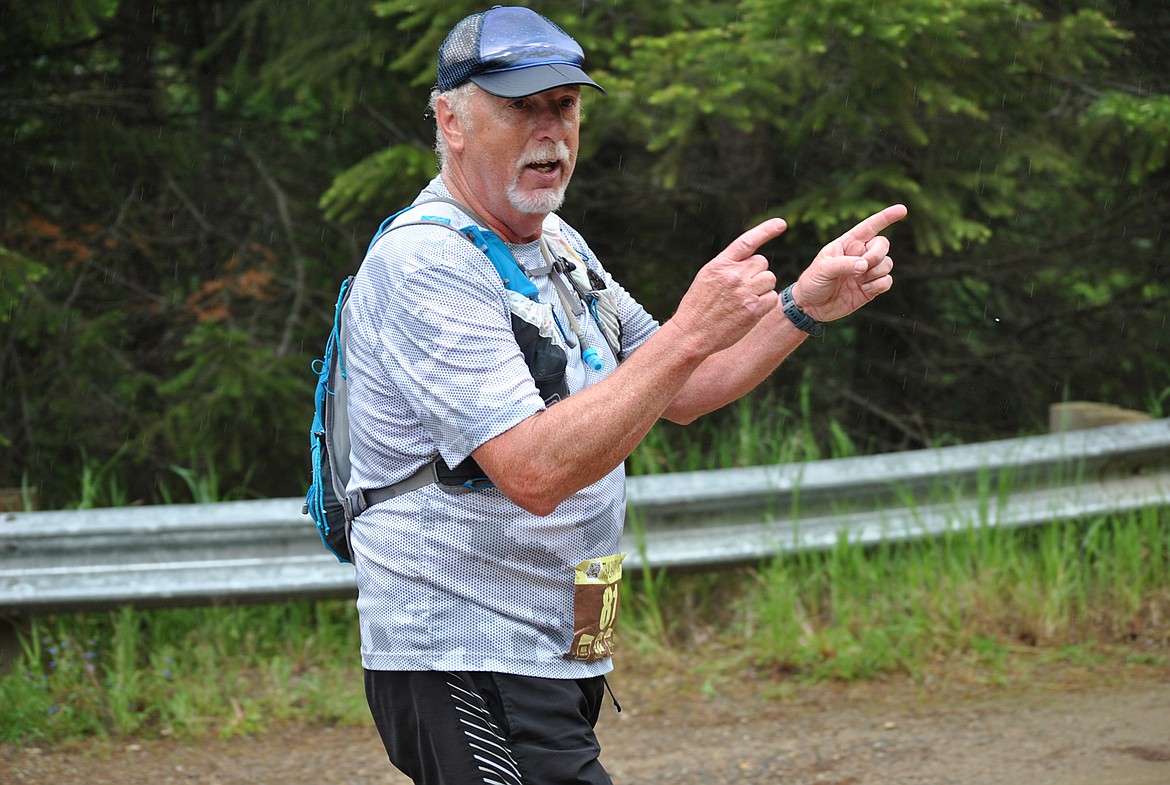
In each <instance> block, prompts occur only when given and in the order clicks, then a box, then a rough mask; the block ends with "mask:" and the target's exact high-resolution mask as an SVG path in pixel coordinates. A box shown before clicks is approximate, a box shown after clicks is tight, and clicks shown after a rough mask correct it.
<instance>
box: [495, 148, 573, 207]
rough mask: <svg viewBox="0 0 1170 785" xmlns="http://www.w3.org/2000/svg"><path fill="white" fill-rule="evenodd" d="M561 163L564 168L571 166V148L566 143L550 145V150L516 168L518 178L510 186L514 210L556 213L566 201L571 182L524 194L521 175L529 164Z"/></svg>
mask: <svg viewBox="0 0 1170 785" xmlns="http://www.w3.org/2000/svg"><path fill="white" fill-rule="evenodd" d="M552 160H557V161H560V164H561V167H562V168H567V167H568V166H569V146H568V145H566V144H565V143H564V142H557V143H556V144H550V145H549V146H548V148H546V149H544V150H539V151H537V152H536V153H535V154H534V155H533V156H531V157H530V158H526V159H525V160H523V161H521V162H520V163H519V164H517V166H516V176H515V177H514V178H512V184H511V185H509V186H508V202H509V204H511V205H512V207H513V208H515V209H516V210H518V211H519V212H522V213H531V214H541V213H555V212H556V211H557V210H559V209H560V207H561V205H562V204H563V203H564V201H565V191H566V190H567V189H568V187H569V181H568V180H565V181H563V182H562V183H561V184H560V185H558V186H556V187H555V188H542V189H541V190H540V191H538V192H536V193H522V192H521V191H520V175H521V173H522V172H523V171H524V168H525V167H527V166H528V165H529V164H533V163H537V162H539V161H552Z"/></svg>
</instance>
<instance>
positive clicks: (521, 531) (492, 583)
mask: <svg viewBox="0 0 1170 785" xmlns="http://www.w3.org/2000/svg"><path fill="white" fill-rule="evenodd" d="M435 197H447V198H449V197H450V194H449V192H448V191H447V189H446V187H445V186H444V185H443V184H442V181H441V180H440V179H439V178H435V180H434V181H432V182H431V184H430V185H429V186H427V188H426V189H424V191H423V192H422V194H421V195H420V196H419V200H418V201H420V202H421V201H423V200H426V199H433V198H435ZM431 213H434V214H437V215H439V216H444V215H446V216H458V217H457V218H456V219H455V220H453V221H452V223H453V225H455V226H456V227H461V226H465V225H468V224H471V223H474V221H473V220H472V219H471V218H469V217H464V216H462V215H459V214H458V213H455V212H454V211H453V209H452V208H451V207H449V206H447V205H442V204H437V205H422V206H420V207H417V208H414V209H412V210H411V211H409V212H408V214H407V215H405V216H403V217H402V218H400V219H399V220H398V221H396V224H398V223H402V222H408V221H410V220H411V219H417V218H420V217H424V216H427V215H429V214H431ZM561 231H562V234H563V235H564V236H565V237H566V238H568V239H569V241H570V243H571V244H572V245H573V246H574V248H575V249H576V250H577V251H578V253H579V254H580V255H581V257H582V258H583V259H584V260H585V261H586V263H587V264H588V265H589V266H590V267H591V268H592V269H593V270H594V271H596V272H597V273H598V274H600V275H601V276H602V278H603V279H604V280H605V281H606V283H607V286H608V287H609V288H610V289H612V290H613V291H614V293H615V295H616V297H617V302H618V309H619V313H620V315H621V321H622V333H623V341H622V344H623V345H622V349H623V352H624V353H625V354H627V355H628V354H629V353H630V352H632V351H634V349H636V348H637V347H638V346H639V345H640V344H641V343H642V342H643V341H645V340H646V338H648V337H649V336H650V335H651V334H652V333H653V332H654V330H656V329H657V327H658V323H657V322H656V321H655V320H654V319H653V318H652V317H651V316H650V315H649V314H647V313H646V311H645V310H644V309H643V308H642V307H641V306H640V305H639V304H638V303H637V302H636V301H635V300H634V299H633V298H632V297H630V296H629V294H628V293H627V292H626V291H625V290H624V289H622V288H621V287H620V286H618V285H617V284H616V283H614V282H613V280H612V279H611V278H610V277H609V276H608V274H606V273H605V271H604V270H603V269H602V268H601V266H600V264H599V263H598V262H597V261H596V259H595V258H594V256H593V253H592V252H591V251H590V249H589V248H588V246H587V245H586V244H585V242H584V240H583V239H582V238H581V237H580V235H579V234H577V233H576V232H575V231H574V230H572V229H571V228H570V227H569V226H568V225H566V224H564V223H563V222H562V227H561ZM508 247H509V249H510V250H511V251H512V253H513V255H514V256H515V257H516V260H517V262H518V263H519V264H520V266H521V267H522V268H525V269H536V268H539V267H541V266H543V260H542V258H541V254H540V250H539V245H538V244H537V243H530V244H525V245H509V246H508ZM533 282H534V283H535V284H536V285H537V288H538V290H539V292H540V299H541V302H542V303H549V304H551V305H550V307H552V308H554V311H555V313H556V314H557V315H558V318H559V319H560V323H561V324H562V325H565V330H566V332H567V331H568V329H569V328H568V322H567V321H566V317H565V314H564V313H563V311H562V308H561V305H560V302H559V300H558V298H557V295H556V292H555V290H554V289H553V287H552V284H551V282H550V279H549V278H548V276H547V275H543V276H535V277H533ZM507 298H508V295H507V293H506V290H505V289H504V286H503V283H502V282H501V280H500V276H499V274H498V273H497V272H496V270H495V268H494V267H493V266H492V265H491V263H490V262H489V261H488V259H487V257H486V256H485V255H484V253H483V252H481V251H479V250H478V249H477V248H476V247H475V246H474V245H472V244H471V243H470V242H469V241H467V240H466V239H464V238H463V237H461V236H460V235H458V234H457V233H455V232H453V231H450V230H448V229H445V228H442V227H437V226H403V227H401V228H397V229H394V230H393V231H390V232H388V233H387V234H386V235H385V236H384V237H382V238H381V239H380V240H379V241H378V242H377V243H376V244H375V245H374V247H373V248H372V249H371V251H370V253H369V254H368V255H367V257H366V259H365V261H364V262H363V264H362V267H361V270H360V271H359V273H358V275H357V277H356V279H355V280H354V283H353V290H352V293H351V294H350V300H349V319H348V321H347V325H348V328H349V338H348V344H347V350H348V351H347V352H346V354H345V365H346V373H347V378H348V382H349V412H350V438H351V442H352V449H351V459H352V463H353V467H352V475H351V481H350V488H351V490H352V489H355V488H359V487H361V488H377V487H383V486H386V485H390V484H392V483H394V482H397V481H399V480H402V479H404V478H406V477H408V476H410V475H411V474H412V473H414V471H415V470H416V469H418V468H419V467H420V466H421V465H423V463H425V462H428V461H430V460H433V458H434V456H435V455H436V454H437V455H441V456H442V457H443V459H444V460H445V461H446V463H447V464H448V465H449V466H455V465H457V464H458V463H459V462H461V461H462V460H463V459H464V458H466V457H467V456H469V455H470V454H471V452H472V450H474V449H475V448H477V447H478V446H479V445H481V444H483V443H484V442H486V441H488V440H489V439H491V438H492V437H493V436H497V435H499V434H501V433H503V432H504V431H506V430H508V429H509V428H511V427H512V426H514V425H516V424H517V423H519V422H520V421H522V420H524V419H525V418H527V417H529V416H531V415H532V414H534V413H536V412H538V411H540V410H542V409H543V408H544V402H543V401H542V399H541V397H540V395H539V393H538V392H537V389H536V385H535V383H534V382H533V380H532V376H531V375H530V373H529V372H528V367H527V365H526V364H525V362H524V359H523V356H522V355H521V352H520V349H519V347H518V345H517V343H516V339H515V336H514V334H513V332H512V326H511V317H510V314H509V310H508V299H507ZM579 323H580V325H581V327H582V328H583V329H585V330H586V338H587V340H588V342H589V345H591V346H593V347H596V348H597V349H598V350H599V352H600V354H601V358H602V362H603V367H602V369H601V370H600V371H594V370H592V369H590V368H588V367H586V366H585V364H584V363H582V361H581V353H580V350H579V349H578V348H576V347H575V346H571V347H570V346H567V345H565V343H564V341H563V339H562V338H561V337H560V335H559V333H558V335H557V341H558V342H560V343H561V345H562V346H563V347H564V348H565V349H566V354H567V355H568V358H569V363H568V368H567V381H568V386H569V391H570V395H571V394H572V393H575V392H578V391H580V390H582V389H583V388H585V387H587V386H589V385H591V384H594V383H596V382H598V381H600V380H601V379H603V378H605V376H606V375H608V374H609V373H612V372H613V370H614V368H615V367H616V362H615V359H614V357H613V354H612V353H611V352H610V351H609V348H608V346H607V345H606V343H605V340H604V338H603V337H602V336H601V334H600V331H599V330H598V329H597V325H596V324H595V323H594V322H593V320H592V319H590V318H588V317H586V318H584V319H581V320H580V322H579ZM569 335H570V339H571V340H572V341H573V342H574V343H575V339H572V338H571V336H572V333H569ZM624 519H625V472H624V469H623V467H622V466H618V467H617V468H615V469H614V470H613V471H612V472H610V473H609V474H608V475H607V476H606V477H604V478H602V479H601V480H599V481H598V482H596V483H594V484H593V485H590V486H588V487H586V488H584V489H582V490H581V491H578V492H577V493H575V494H574V495H573V496H571V497H570V498H569V499H567V500H566V501H564V502H562V503H561V504H560V505H559V506H558V507H557V509H556V510H555V511H554V512H553V513H552V514H551V515H548V516H544V517H541V516H536V515H533V514H531V513H529V512H526V511H525V510H523V509H522V508H520V507H518V506H517V505H515V504H513V503H512V502H510V501H509V500H508V499H507V498H506V497H505V496H504V495H503V494H502V493H501V492H500V491H498V490H496V489H494V488H493V489H488V490H483V491H478V492H473V493H463V494H458V495H456V494H452V493H450V492H448V491H445V490H443V489H442V488H441V487H440V486H438V485H428V486H426V487H424V488H421V489H418V490H415V491H412V492H410V493H407V494H405V495H403V496H400V497H397V498H394V499H390V500H388V501H386V502H383V503H381V504H378V505H376V506H374V507H371V508H370V509H368V510H366V511H365V512H364V513H362V514H361V515H360V516H359V517H358V518H357V520H356V521H355V523H354V528H353V549H354V554H355V566H356V576H357V584H358V611H359V616H360V620H361V639H362V664H363V666H364V667H365V668H367V669H370V670H478V671H501V672H508V673H516V674H521V675H527V676H538V677H548V678H582V677H587V676H596V675H599V674H602V673H605V672H608V671H609V670H610V668H611V663H610V660H609V659H602V660H597V661H593V662H582V661H578V660H568V659H565V657H564V655H565V654H566V653H567V652H568V651H569V650H570V648H571V646H572V642H573V632H574V615H573V576H574V568H575V567H576V566H577V565H578V564H580V563H581V562H583V561H585V560H588V559H594V558H600V557H604V556H609V555H612V554H615V553H617V552H618V551H619V549H620V539H621V533H622V527H623V524H624Z"/></svg>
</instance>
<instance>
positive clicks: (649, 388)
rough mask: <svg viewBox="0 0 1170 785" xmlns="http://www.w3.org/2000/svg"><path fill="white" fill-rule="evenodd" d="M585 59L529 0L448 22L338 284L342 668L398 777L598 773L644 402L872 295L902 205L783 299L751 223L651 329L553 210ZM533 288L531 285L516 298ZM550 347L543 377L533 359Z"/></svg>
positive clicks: (778, 224) (725, 398) (755, 378)
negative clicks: (350, 568)
mask: <svg viewBox="0 0 1170 785" xmlns="http://www.w3.org/2000/svg"><path fill="white" fill-rule="evenodd" d="M583 62H584V55H583V53H582V51H581V48H580V47H579V46H578V45H577V43H576V42H575V41H574V40H573V39H572V38H570V37H569V36H568V35H567V34H565V33H564V32H563V31H562V30H561V29H560V28H558V27H557V26H556V25H555V24H553V23H552V22H550V21H549V20H547V19H545V18H544V17H542V16H539V15H538V14H536V13H534V12H533V11H531V10H529V9H526V8H515V7H495V8H493V9H491V10H489V11H487V12H484V13H481V14H475V15H473V16H471V17H468V18H467V19H464V20H463V21H461V22H460V23H459V24H458V25H456V27H455V28H454V29H453V30H452V31H451V33H450V34H449V36H448V37H447V39H446V40H445V42H444V43H443V45H442V47H441V48H440V50H439V65H438V85H437V87H436V89H435V91H434V93H433V95H432V111H433V113H434V117H435V121H436V127H437V131H436V139H437V149H438V151H439V154H440V160H441V171H440V174H439V176H438V177H436V178H435V179H434V180H433V181H432V182H431V183H430V184H429V185H428V186H427V187H426V188H425V189H424V190H423V192H422V193H421V194H420V196H419V198H418V200H417V201H416V203H415V206H414V207H413V208H411V209H409V210H407V211H406V212H405V213H403V214H402V215H400V216H399V217H398V218H396V219H395V221H394V223H393V226H394V228H393V229H392V230H391V231H388V232H386V233H385V234H384V235H383V236H381V237H380V238H379V239H378V240H377V241H376V242H375V243H374V244H373V245H372V247H371V249H370V252H369V254H368V255H367V257H366V260H365V262H364V263H363V265H362V268H361V271H360V272H359V274H358V276H357V278H356V280H355V282H354V284H353V290H352V294H351V297H350V303H349V309H348V314H347V316H346V319H345V325H346V328H347V330H348V337H347V344H346V348H347V353H346V355H345V364H346V371H347V373H348V379H349V411H350V417H351V421H350V435H351V440H352V444H353V447H352V452H351V457H352V464H353V468H352V479H351V482H350V492H351V495H353V496H357V495H360V496H361V497H362V504H361V505H359V506H365V505H367V504H368V505H369V506H368V507H367V508H366V509H365V510H364V512H362V513H361V514H360V515H359V516H358V518H357V519H356V521H355V523H354V528H353V548H354V553H355V566H356V575H357V582H358V589H359V599H358V609H359V616H360V619H361V632H362V662H363V666H364V667H365V669H366V689H367V697H368V699H369V703H370V707H371V711H372V713H373V716H374V719H375V722H376V724H377V726H378V729H379V732H380V733H381V736H382V739H383V741H384V743H385V745H386V749H387V752H388V754H389V757H390V759H391V761H392V762H393V763H394V764H395V765H396V766H397V767H398V768H400V769H401V770H402V771H404V772H405V773H406V774H407V775H409V776H410V777H411V778H413V779H414V780H415V781H416V782H418V783H428V784H429V783H459V784H460V785H465V784H466V783H473V782H488V783H494V782H505V783H520V782H524V783H550V784H551V783H570V782H572V783H577V782H582V783H586V782H587V783H604V782H609V781H610V780H609V777H608V776H607V774H606V773H605V770H604V769H603V767H602V766H601V764H600V762H599V761H598V754H599V749H598V743H597V739H596V737H595V735H594V732H593V726H594V723H595V722H596V721H597V718H598V713H599V711H600V707H601V704H602V701H603V697H604V690H605V686H606V685H605V682H604V677H605V674H606V673H608V672H609V671H610V669H611V659H610V655H611V653H612V650H613V644H614V637H613V629H614V622H615V619H616V615H617V610H618V608H617V597H618V581H619V579H620V575H621V569H620V565H621V554H619V549H620V537H621V532H622V526H623V522H624V517H625V492H624V484H625V477H624V472H623V461H624V460H625V458H626V457H627V456H629V454H630V453H631V452H632V451H633V449H634V447H635V446H636V445H637V444H638V442H639V441H640V440H641V439H642V437H643V436H644V435H645V434H646V433H647V431H648V430H649V429H650V428H651V426H652V425H653V424H654V423H655V421H657V420H658V418H660V417H665V418H667V419H670V420H672V421H675V422H679V423H688V422H691V421H692V420H694V419H695V418H696V417H698V416H700V415H701V414H704V413H706V412H709V411H711V410H713V409H716V408H718V407H720V406H723V405H724V404H726V403H728V402H730V401H733V400H735V399H736V398H738V397H740V396H741V395H743V394H744V393H746V392H747V391H749V390H751V389H752V388H753V387H755V386H756V385H757V384H758V383H759V382H760V381H761V380H763V379H764V378H765V377H766V376H767V375H768V374H769V373H771V372H772V371H773V370H774V369H775V368H776V367H777V366H778V365H779V364H780V363H781V362H782V361H783V360H784V358H785V357H787V356H788V354H789V353H791V352H792V351H793V350H794V349H795V348H796V347H797V346H799V345H800V344H801V343H802V342H803V341H804V340H805V338H806V337H807V336H808V334H809V332H814V333H815V332H817V331H818V330H819V329H820V328H819V323H820V322H827V321H831V320H833V319H837V318H840V317H842V316H845V315H847V314H849V313H851V312H852V311H854V310H856V309H857V308H859V307H860V306H862V305H864V304H865V303H866V302H868V301H869V300H871V299H873V298H874V297H875V296H877V295H879V294H881V293H883V292H885V291H886V290H888V289H889V288H890V286H891V278H890V271H891V269H892V266H893V262H892V261H891V260H890V258H889V257H888V255H887V252H888V250H889V243H888V242H887V241H886V240H885V239H883V238H881V237H879V236H878V233H879V232H880V231H882V230H883V229H885V228H886V227H887V226H889V225H890V224H891V223H893V222H894V221H897V220H899V219H900V218H902V217H903V216H904V215H905V208H903V207H902V206H900V205H896V206H893V207H890V208H887V209H886V210H884V211H882V212H881V213H878V214H877V215H875V216H873V217H871V218H869V219H867V220H866V221H865V222H863V223H862V224H860V225H859V226H857V227H856V228H854V229H853V230H851V231H850V232H848V233H846V234H845V235H843V236H842V237H841V238H839V239H838V240H836V241H834V242H833V243H830V244H829V245H828V246H826V247H825V248H824V249H823V250H822V251H821V253H820V254H819V255H818V256H817V258H816V259H815V260H814V261H813V263H812V264H811V265H810V267H809V268H808V269H807V270H806V271H805V272H804V273H802V274H801V276H800V278H799V280H798V281H796V282H795V284H794V285H793V286H792V287H791V289H790V290H788V291H787V292H785V293H784V296H783V298H782V295H781V294H779V293H777V291H776V279H775V277H774V276H773V275H772V273H771V272H769V271H768V265H767V262H766V260H765V259H764V258H763V257H762V256H760V255H758V254H757V253H756V249H757V248H759V247H760V246H761V245H763V244H764V243H766V242H767V241H769V240H771V239H773V238H775V237H777V236H778V235H779V234H780V233H781V232H783V231H784V229H785V224H784V222H783V221H782V220H779V219H772V220H769V221H765V222H764V223H762V224H760V225H759V226H756V227H754V228H752V229H750V230H748V231H747V232H745V233H744V234H743V235H741V236H740V237H739V238H737V239H736V240H735V241H734V242H732V243H731V245H729V246H728V247H727V249H726V250H725V251H723V252H722V253H721V254H719V255H718V256H717V257H715V259H713V260H711V261H710V262H709V263H708V264H707V265H706V266H705V267H703V268H702V270H701V271H700V272H699V274H698V275H697V276H696V278H695V280H694V282H693V283H692V285H691V287H690V289H689V290H688V291H687V293H686V295H685V296H684V297H683V299H682V301H681V302H680V304H679V307H678V310H677V312H676V313H675V315H674V316H673V317H672V318H671V319H670V320H669V321H667V322H665V323H664V324H661V325H659V324H658V322H656V321H655V320H654V319H653V318H651V317H650V316H649V315H648V314H647V313H646V312H645V311H644V310H643V309H642V308H641V307H640V306H639V305H638V303H637V302H636V301H635V300H634V299H633V298H632V297H631V296H630V295H629V294H628V293H627V292H626V291H625V290H624V289H622V288H621V286H620V285H618V284H617V283H616V282H615V281H614V280H613V279H612V278H611V277H610V276H609V275H608V274H607V273H606V272H605V270H604V269H603V268H602V266H601V264H600V263H599V262H598V261H597V259H596V257H595V256H594V254H593V253H592V251H591V250H590V249H589V246H588V245H587V244H586V243H585V241H584V239H583V238H582V237H581V236H580V235H579V234H577V232H575V231H574V230H573V229H572V228H571V227H569V226H568V225H567V224H565V223H564V222H563V221H561V220H560V219H559V218H557V217H556V216H555V214H554V211H555V210H556V209H557V208H558V207H559V206H560V204H561V200H562V198H563V196H564V193H565V189H566V187H567V186H568V184H569V180H570V178H571V176H572V174H573V168H574V166H575V164H576V160H577V149H578V131H579V119H580V115H579V110H580V100H581V90H582V89H583V88H589V89H597V90H601V88H600V86H598V85H597V84H596V83H595V82H594V81H593V80H592V79H590V78H589V76H588V75H587V74H586V73H585V71H584V70H582V65H583ZM455 229H465V230H466V231H465V232H464V233H460V232H458V231H452V230H455ZM489 233H490V234H494V235H495V236H496V237H498V238H500V239H501V240H503V241H504V242H505V243H507V253H505V254H504V256H505V257H507V260H506V263H505V264H504V265H503V267H497V266H493V263H492V261H491V260H490V258H489V254H488V253H486V252H485V249H488V248H490V246H491V245H492V243H491V242H482V243H480V245H479V246H477V245H476V244H473V243H472V242H469V241H468V239H467V236H472V237H473V239H475V238H480V239H482V238H483V237H485V236H487V235H488V234H489ZM465 235H467V236H465ZM477 242H479V240H477ZM512 260H514V262H515V264H518V265H519V267H520V268H521V269H522V270H523V271H524V273H523V274H518V272H519V271H515V269H514V268H512V267H508V264H511V263H512ZM570 268H574V270H575V272H574V271H573V270H570ZM509 271H511V272H509ZM517 279H522V280H519V281H518V280H517ZM583 280H584V281H586V282H587V285H585V286H582V285H581V282H582V281H583ZM529 281H530V282H531V285H532V286H533V287H534V288H535V294H532V293H531V292H530V295H532V296H522V295H521V294H519V293H517V291H515V288H516V287H517V285H518V284H520V285H521V286H523V285H527V284H528V282H529ZM518 324H519V325H520V327H517V325H518ZM524 325H530V326H531V329H528V330H527V332H524V330H523V329H522V328H524ZM550 358H551V365H552V369H553V372H552V373H551V374H548V375H547V376H546V374H544V373H543V372H542V371H540V370H534V369H539V368H543V367H545V366H544V365H542V363H545V364H547V363H548V361H550ZM449 467H456V470H455V471H454V472H451V471H450V470H449ZM468 467H470V469H469V471H470V473H468ZM476 478H480V479H478V480H477V479H476ZM464 480H467V485H468V486H470V488H469V487H464V486H463V485H461V484H460V483H462V482H463V481H464ZM387 487H389V488H390V490H389V492H385V493H383V492H381V491H378V492H375V491H372V490H370V489H382V490H383V491H384V490H385V489H386V488H387Z"/></svg>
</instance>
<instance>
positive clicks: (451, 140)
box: [435, 96, 464, 153]
mask: <svg viewBox="0 0 1170 785" xmlns="http://www.w3.org/2000/svg"><path fill="white" fill-rule="evenodd" d="M435 122H436V123H438V125H439V132H440V133H441V134H443V137H444V138H445V139H446V140H447V149H449V150H451V151H452V152H455V153H460V152H463V132H464V128H463V124H462V123H460V122H459V118H458V117H456V116H455V113H454V112H452V111H451V107H450V106H448V105H447V99H446V98H444V97H442V96H439V97H438V98H437V99H436V100H435Z"/></svg>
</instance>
